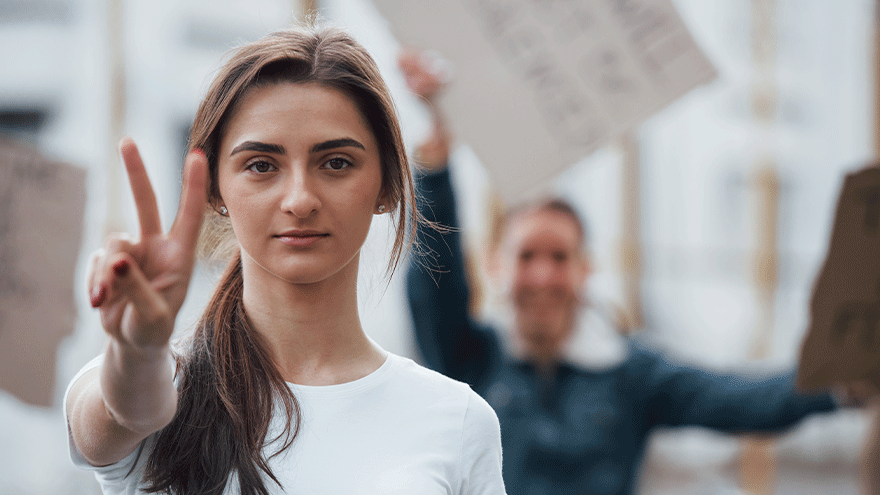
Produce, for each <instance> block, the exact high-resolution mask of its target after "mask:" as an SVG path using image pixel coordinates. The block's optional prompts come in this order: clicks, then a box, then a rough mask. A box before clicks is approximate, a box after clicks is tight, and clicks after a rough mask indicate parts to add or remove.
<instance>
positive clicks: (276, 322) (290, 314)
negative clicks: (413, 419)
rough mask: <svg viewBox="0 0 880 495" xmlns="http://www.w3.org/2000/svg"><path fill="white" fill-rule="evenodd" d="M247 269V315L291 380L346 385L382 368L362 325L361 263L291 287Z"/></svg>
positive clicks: (377, 350)
mask: <svg viewBox="0 0 880 495" xmlns="http://www.w3.org/2000/svg"><path fill="white" fill-rule="evenodd" d="M242 268H243V273H242V275H243V277H244V294H243V299H244V308H245V311H246V312H247V315H248V318H249V319H250V321H251V324H252V325H253V327H254V329H255V330H256V331H257V332H259V333H260V335H261V336H262V337H263V338H264V339H265V341H266V342H267V343H268V345H269V347H270V352H271V353H272V355H273V357H274V358H275V361H276V364H277V365H278V367H279V370H280V371H281V374H282V376H283V377H284V379H285V380H286V381H288V382H292V383H298V384H302V385H333V384H337V383H346V382H349V381H352V380H356V379H358V378H362V377H363V376H366V375H368V374H369V373H371V372H373V371H375V370H376V369H377V368H378V367H379V366H381V365H382V363H383V362H384V360H385V353H384V351H382V350H381V349H380V348H379V347H378V346H376V345H375V344H374V343H373V341H372V340H370V339H369V338H368V337H367V335H366V333H365V332H364V330H363V327H361V322H360V316H359V314H358V307H357V261H356V260H355V261H353V262H352V263H350V264H349V266H346V267H344V268H343V269H342V270H340V271H339V272H337V273H336V274H333V275H332V276H330V277H329V278H327V279H325V280H323V281H320V282H316V283H312V284H292V283H290V282H287V281H285V280H282V279H280V278H277V277H275V276H274V275H272V274H270V273H268V272H266V271H265V270H263V269H261V268H260V267H258V266H252V265H250V264H248V263H247V262H245V263H243V267H242Z"/></svg>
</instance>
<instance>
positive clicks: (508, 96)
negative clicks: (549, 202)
mask: <svg viewBox="0 0 880 495" xmlns="http://www.w3.org/2000/svg"><path fill="white" fill-rule="evenodd" d="M373 2H374V3H375V5H376V6H377V7H378V9H379V11H380V12H381V13H382V14H383V15H384V16H385V18H386V19H387V20H388V22H389V24H390V27H391V30H392V31H393V32H394V33H395V34H396V36H397V37H398V38H399V39H400V40H401V42H402V43H404V44H407V45H412V46H414V47H418V48H422V49H431V50H436V51H438V52H439V53H440V54H441V55H442V56H443V57H444V58H446V59H448V60H449V61H450V62H451V63H452V66H453V67H454V77H453V81H452V83H451V84H450V85H449V87H448V88H447V89H446V90H445V91H444V92H443V94H442V95H441V96H440V98H439V105H440V106H441V109H442V110H443V111H444V113H445V116H446V118H447V119H448V121H449V124H450V126H451V128H452V130H453V131H454V132H455V133H456V134H457V135H458V137H460V138H461V139H463V140H465V141H467V142H468V143H469V144H470V145H471V147H472V148H473V149H474V150H475V151H476V152H477V155H478V156H479V157H480V160H481V161H482V162H483V163H484V164H485V165H486V166H487V167H488V169H489V171H490V174H491V176H492V178H493V180H494V182H495V185H496V186H497V187H498V189H499V192H500V193H501V194H502V196H503V197H504V198H505V199H506V200H508V201H515V200H517V199H521V197H522V196H523V195H526V194H528V193H530V192H534V191H535V189H536V188H538V187H541V186H543V185H546V184H547V183H548V182H549V179H551V178H552V177H554V176H555V175H557V174H558V173H559V172H560V171H561V170H563V169H564V168H566V167H568V166H570V165H572V164H573V163H575V162H576V161H577V160H579V159H581V158H583V157H584V156H585V155H587V154H588V153H590V152H592V151H594V150H596V149H597V148H598V147H599V146H601V145H603V144H605V143H607V142H608V141H609V140H611V139H614V138H616V137H617V136H619V135H620V134H621V133H622V132H624V131H626V130H628V129H631V128H633V127H634V126H636V125H637V124H639V123H640V122H642V121H643V120H644V119H646V118H647V117H648V116H650V115H651V114H652V113H654V112H655V111H657V110H659V109H660V108H662V107H664V106H666V105H667V104H668V103H670V102H671V101H673V100H675V99H676V98H678V97H680V96H682V95H683V94H685V93H686V92H687V91H689V90H690V89H691V88H693V87H695V86H697V85H699V84H703V83H706V82H709V81H711V80H712V79H714V77H715V75H716V72H715V69H714V68H713V67H712V64H711V63H710V62H709V61H708V60H707V59H706V57H705V56H704V55H703V54H702V52H701V51H700V50H699V48H698V47H697V46H696V44H695V43H694V40H693V39H692V38H691V35H690V34H689V33H688V31H687V29H686V27H685V26H684V23H683V22H682V20H681V18H680V17H679V16H678V14H677V12H676V11H675V9H674V7H673V6H672V4H671V3H670V2H669V1H668V0H627V1H615V2H605V1H599V0H444V1H442V2H434V1H427V0H373Z"/></svg>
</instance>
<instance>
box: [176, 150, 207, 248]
mask: <svg viewBox="0 0 880 495" xmlns="http://www.w3.org/2000/svg"><path fill="white" fill-rule="evenodd" d="M207 202H208V159H207V158H206V157H205V154H204V153H203V152H202V151H201V150H193V151H191V152H190V153H189V155H187V157H186V164H185V166H184V176H183V190H182V191H181V193H180V207H179V208H178V210H177V217H176V218H175V219H174V225H172V226H171V231H170V232H169V235H170V236H171V237H173V238H175V239H177V240H179V241H180V242H181V243H182V244H183V246H184V248H185V249H186V250H187V251H193V250H195V248H196V244H197V243H198V241H199V231H200V229H201V226H202V218H203V217H204V216H205V204H206V203H207Z"/></svg>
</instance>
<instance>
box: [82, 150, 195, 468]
mask: <svg viewBox="0 0 880 495" xmlns="http://www.w3.org/2000/svg"><path fill="white" fill-rule="evenodd" d="M120 153H121V155H122V159H123V161H124V162H125V168H126V171H127V172H128V177H129V182H130V184H131V190H132V193H133V195H134V200H135V205H136V207H137V213H138V221H139V223H140V226H141V236H140V238H139V239H136V240H135V239H131V238H128V237H125V236H113V237H111V239H110V240H109V241H108V242H107V244H106V246H105V248H104V249H103V250H101V251H99V252H98V253H96V254H95V256H94V258H93V263H92V269H91V271H90V274H89V295H90V299H91V303H92V306H94V307H96V308H99V309H100V312H101V323H102V325H103V327H104V330H105V331H106V332H107V334H108V336H109V339H108V342H107V348H106V352H105V355H104V361H103V363H102V364H101V366H100V367H98V368H96V369H93V370H90V371H89V372H87V373H85V374H84V375H83V376H82V377H80V378H79V379H78V380H77V381H76V383H74V384H73V385H72V386H71V388H70V392H69V393H68V395H67V402H66V404H65V407H66V408H67V418H68V426H69V428H70V433H71V435H72V438H73V440H74V442H75V443H76V447H77V449H78V450H79V452H80V453H81V454H82V455H83V457H85V459H86V460H87V461H89V463H91V464H92V465H95V466H103V465H109V464H113V463H115V462H117V461H119V460H121V459H123V458H124V457H126V456H127V455H128V454H130V453H131V452H133V451H134V450H135V448H136V447H137V445H138V444H139V443H140V442H141V441H142V440H143V439H144V438H146V437H147V436H149V435H150V434H151V433H153V432H156V431H158V430H160V429H162V428H164V427H165V426H166V425H167V424H168V423H170V422H171V420H172V419H173V418H174V414H175V412H176V409H177V389H176V388H175V386H174V371H175V366H174V358H173V356H172V354H171V350H170V348H169V339H170V338H171V334H172V332H173V330H174V319H175V317H176V316H177V312H178V311H179V310H180V307H181V305H182V304H183V300H184V298H185V297H186V292H187V289H188V287H189V281H190V277H191V274H192V270H193V265H194V263H195V249H196V243H197V241H198V235H199V228H200V225H201V220H202V215H203V214H204V206H205V203H206V201H207V199H206V195H207V187H206V184H207V160H206V159H205V156H204V155H203V154H201V153H199V152H193V153H190V154H189V156H188V157H187V160H186V168H185V175H184V185H183V194H182V196H181V203H180V209H179V211H178V213H177V218H176V220H175V222H174V225H173V226H172V228H171V230H170V231H169V232H168V233H163V232H162V226H161V222H160V217H159V210H158V207H157V204H156V196H155V194H154V192H153V188H152V185H151V184H150V180H149V178H148V177H147V173H146V169H145V168H144V164H143V162H142V161H141V157H140V154H139V153H138V150H137V147H136V146H135V144H134V142H133V141H132V140H131V139H125V140H123V141H122V143H121V144H120Z"/></svg>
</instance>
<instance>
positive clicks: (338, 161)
mask: <svg viewBox="0 0 880 495" xmlns="http://www.w3.org/2000/svg"><path fill="white" fill-rule="evenodd" d="M350 166H351V162H350V161H348V160H346V159H345V158H339V157H336V158H331V159H329V160H327V162H326V163H324V167H325V168H329V169H331V170H344V169H346V168H348V167H350Z"/></svg>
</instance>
